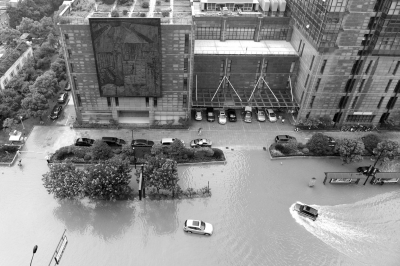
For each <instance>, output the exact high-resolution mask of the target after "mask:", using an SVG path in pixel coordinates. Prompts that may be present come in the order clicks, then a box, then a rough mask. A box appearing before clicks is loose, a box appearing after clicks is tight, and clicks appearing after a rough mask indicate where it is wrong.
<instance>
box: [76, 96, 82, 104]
mask: <svg viewBox="0 0 400 266" xmlns="http://www.w3.org/2000/svg"><path fill="white" fill-rule="evenodd" d="M76 99H77V100H78V106H79V107H81V106H82V99H81V95H80V94H77V95H76Z"/></svg>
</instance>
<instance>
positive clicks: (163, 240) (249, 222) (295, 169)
mask: <svg viewBox="0 0 400 266" xmlns="http://www.w3.org/2000/svg"><path fill="white" fill-rule="evenodd" d="M62 141H63V140H62ZM224 151H225V153H226V157H227V163H226V164H225V165H223V164H221V165H204V166H185V167H179V176H180V185H181V187H182V188H183V189H185V188H187V187H193V188H200V187H203V186H206V185H207V182H209V183H210V188H211V191H212V196H211V197H210V198H196V199H191V200H190V199H189V200H187V199H185V200H165V201H151V200H144V201H142V202H140V201H138V200H137V199H136V200H134V201H124V202H116V203H97V204H94V203H90V202H88V201H76V202H72V201H62V202H59V201H56V200H55V199H54V198H53V196H52V195H49V194H47V192H46V190H45V188H44V187H43V185H42V181H41V178H42V176H41V175H42V174H43V173H45V172H46V171H47V170H48V167H47V165H46V162H45V161H44V159H43V157H44V155H43V154H38V153H24V154H23V156H22V161H23V163H24V164H23V167H22V168H21V169H20V168H19V167H18V166H13V167H11V168H6V167H3V168H1V169H0V171H1V172H2V173H1V179H2V185H1V186H0V211H1V223H0V235H1V240H0V250H1V252H0V262H1V263H0V264H1V265H10V266H11V265H27V264H28V263H29V261H30V259H31V256H32V248H33V246H34V245H38V246H39V248H38V252H37V253H36V254H35V257H34V260H33V263H32V265H48V263H49V262H50V259H51V257H52V254H53V252H54V250H55V248H56V245H57V243H58V241H59V239H60V237H61V234H62V233H63V231H64V229H67V233H66V234H67V237H68V241H69V242H68V245H67V248H66V250H65V252H64V255H63V257H62V260H61V263H60V265H85V266H100V265H104V266H110V265H385V266H390V265H398V262H399V261H400V254H399V253H398V252H397V250H398V249H397V247H398V245H399V244H400V243H399V242H400V241H399V239H400V231H399V230H400V213H399V212H398V211H397V210H398V209H399V207H400V192H399V187H398V185H384V186H371V185H370V184H369V183H368V184H367V185H366V186H362V185H331V184H328V183H327V185H323V184H322V181H323V178H324V171H354V170H355V169H356V167H357V166H359V165H364V164H366V163H367V164H368V163H369V162H364V163H360V164H352V165H345V166H342V165H341V162H340V161H339V160H336V159H326V160H324V159H296V160H284V161H282V164H281V161H271V160H270V159H269V156H268V153H267V152H266V151H263V150H262V149H260V150H247V149H234V150H227V149H224ZM311 177H316V179H317V182H316V185H315V187H313V188H310V187H308V181H309V180H310V178H311ZM297 201H300V202H303V203H306V204H310V205H312V206H313V207H315V208H317V209H319V210H320V216H319V218H318V219H317V221H316V222H312V221H311V220H307V219H305V218H303V217H299V216H298V215H297V213H294V212H293V211H292V207H291V206H292V205H293V204H294V203H295V202H297ZM186 219H201V220H204V221H206V222H209V223H212V224H213V226H214V234H213V235H212V236H211V237H204V236H198V235H191V234H186V233H185V232H184V231H183V230H182V227H183V223H184V221H185V220H186Z"/></svg>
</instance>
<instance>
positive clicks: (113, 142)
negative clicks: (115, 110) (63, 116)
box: [75, 137, 212, 148]
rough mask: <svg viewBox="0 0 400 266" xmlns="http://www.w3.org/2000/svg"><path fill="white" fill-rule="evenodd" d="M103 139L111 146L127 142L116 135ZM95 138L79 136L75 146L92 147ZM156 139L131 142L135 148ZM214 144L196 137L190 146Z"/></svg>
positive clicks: (166, 141) (163, 142) (163, 141)
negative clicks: (115, 136)
mask: <svg viewBox="0 0 400 266" xmlns="http://www.w3.org/2000/svg"><path fill="white" fill-rule="evenodd" d="M101 140H102V141H103V142H105V143H107V144H108V145H109V146H116V147H121V146H122V145H125V144H126V141H125V140H123V139H119V138H114V137H102V138H101ZM175 140H177V139H176V138H163V139H161V141H160V144H161V145H171V144H172V143H174V141H175ZM180 141H181V142H182V143H183V144H185V142H184V141H183V140H180ZM94 142H95V140H94V139H89V138H79V139H77V140H76V141H75V146H86V147H90V146H92V145H93V144H94ZM154 144H155V143H154V141H151V140H147V139H133V140H132V142H131V146H132V147H133V148H136V147H137V148H139V147H143V148H151V147H153V145H154ZM211 146H212V141H211V140H209V139H194V140H192V141H191V142H190V147H192V148H199V147H211Z"/></svg>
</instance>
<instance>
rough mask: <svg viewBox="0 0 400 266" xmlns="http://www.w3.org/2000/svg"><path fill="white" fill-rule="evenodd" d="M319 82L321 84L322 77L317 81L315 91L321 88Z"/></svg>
mask: <svg viewBox="0 0 400 266" xmlns="http://www.w3.org/2000/svg"><path fill="white" fill-rule="evenodd" d="M319 84H321V78H318V79H317V82H316V83H315V91H318V89H319Z"/></svg>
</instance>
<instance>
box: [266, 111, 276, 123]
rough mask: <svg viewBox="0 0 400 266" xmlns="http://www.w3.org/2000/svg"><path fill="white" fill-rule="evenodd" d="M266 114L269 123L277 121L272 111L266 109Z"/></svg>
mask: <svg viewBox="0 0 400 266" xmlns="http://www.w3.org/2000/svg"><path fill="white" fill-rule="evenodd" d="M266 114H267V117H268V120H269V122H276V121H277V120H278V119H277V118H276V114H275V113H274V110H272V109H266Z"/></svg>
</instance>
